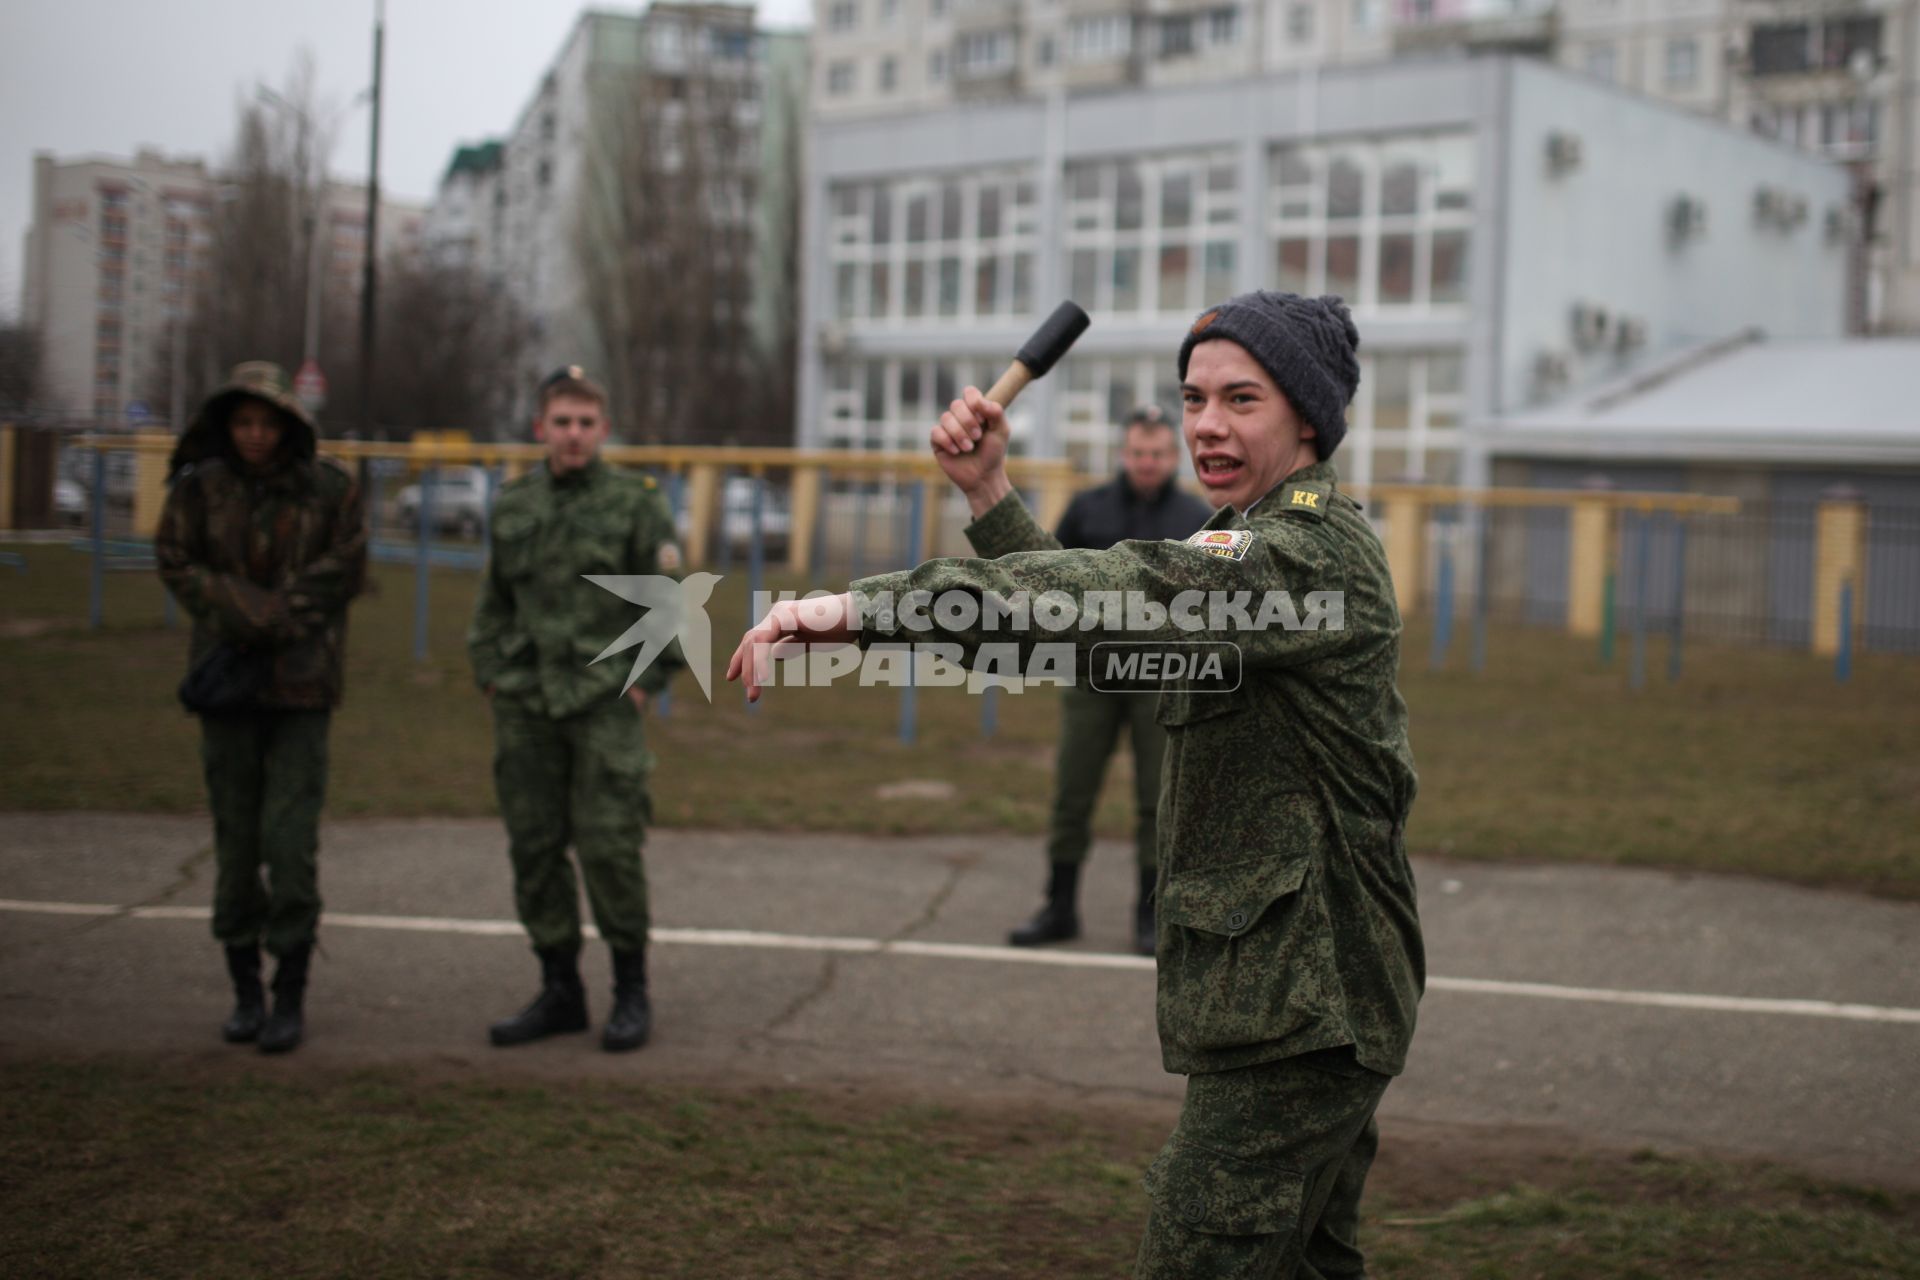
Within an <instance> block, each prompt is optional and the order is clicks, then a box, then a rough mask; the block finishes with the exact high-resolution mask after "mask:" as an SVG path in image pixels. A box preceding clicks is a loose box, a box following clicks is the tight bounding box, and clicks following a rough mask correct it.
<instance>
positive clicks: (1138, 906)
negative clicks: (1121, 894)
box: [1133, 867, 1159, 956]
mask: <svg viewBox="0 0 1920 1280" xmlns="http://www.w3.org/2000/svg"><path fill="white" fill-rule="evenodd" d="M1158 874H1159V873H1158V872H1156V871H1155V870H1154V869H1153V868H1152V867H1142V868H1140V896H1139V898H1138V899H1136V900H1135V901H1134V904H1133V949H1134V950H1135V951H1137V952H1139V953H1140V954H1141V955H1143V956H1150V955H1152V954H1153V952H1154V918H1153V885H1154V881H1155V880H1156V879H1157V878H1158Z"/></svg>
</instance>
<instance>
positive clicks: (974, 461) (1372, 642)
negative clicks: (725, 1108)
mask: <svg viewBox="0 0 1920 1280" xmlns="http://www.w3.org/2000/svg"><path fill="white" fill-rule="evenodd" d="M1358 345H1359V334H1358V333H1357V331H1356V330H1355V329H1354V326H1353V322H1352V319H1351V318H1350V317H1349V315H1348V313H1347V309H1346V307H1345V305H1344V304H1343V303H1341V301H1340V300H1339V299H1338V298H1302V297H1298V296H1296V295H1292V294H1277V293H1255V294H1246V295H1242V296H1240V297H1236V298H1232V299H1229V300H1227V301H1226V302H1223V303H1221V304H1220V305H1219V306H1216V307H1213V308H1210V309H1208V310H1207V311H1206V312H1205V313H1203V314H1202V315H1201V316H1200V317H1199V319H1198V320H1196V321H1195V322H1194V325H1193V327H1192V329H1191V331H1190V332H1189V333H1188V334H1187V337H1186V341H1185V343H1184V345H1183V346H1182V348H1181V351H1180V356H1179V369H1180V375H1181V380H1182V387H1181V393H1182V400H1183V403H1184V405H1185V417H1184V434H1185V437H1186V442H1187V447H1188V450H1189V452H1190V453H1191V455H1192V458H1193V462H1194V469H1195V472H1196V473H1197V475H1198V476H1199V479H1200V481H1201V484H1202V486H1203V487H1204V489H1205V491H1206V493H1207V495H1208V497H1209V498H1210V499H1211V500H1212V502H1213V503H1214V504H1215V505H1216V506H1217V508H1218V509H1217V510H1216V511H1215V512H1214V515H1213V517H1212V519H1210V520H1208V521H1207V523H1206V525H1205V526H1204V527H1203V528H1202V529H1201V530H1200V532H1198V533H1195V534H1194V535H1193V536H1191V537H1189V538H1187V539H1185V540H1184V541H1160V542H1154V541H1130V542H1121V543H1119V544H1118V545H1116V546H1114V547H1113V548H1111V549H1110V550H1104V551H1102V550H1059V549H1056V547H1057V544H1056V543H1055V542H1054V540H1053V539H1051V538H1050V537H1048V536H1047V534H1046V533H1045V532H1044V531H1042V530H1041V529H1040V527H1039V526H1038V525H1037V524H1035V523H1034V521H1033V518H1032V516H1031V515H1029V514H1028V512H1027V509H1026V508H1025V507H1024V506H1023V505H1022V504H1021V502H1020V499H1019V497H1018V495H1017V494H1015V493H1014V492H1013V489H1012V486H1011V484H1010V483H1009V481H1008V479H1007V474H1006V468H1005V457H1006V450H1007V438H1008V432H1007V423H1006V414H1005V412H1004V410H1002V409H1001V408H1000V407H999V406H997V405H995V404H993V403H992V402H990V401H988V400H986V398H985V397H983V396H982V395H981V394H980V393H979V391H978V390H977V389H975V388H972V387H969V388H968V389H967V391H966V394H965V397H964V398H963V399H961V400H956V401H954V402H953V405H952V407H951V408H950V409H949V410H948V411H947V412H946V413H945V414H944V415H942V417H941V419H940V422H939V424H938V425H937V426H936V427H934V429H933V432H932V444H933V447H934V451H935V454H936V456H937V458H938V459H939V461H940V464H941V467H942V468H943V470H945V472H946V473H947V475H948V476H949V477H950V478H951V479H952V480H953V481H954V483H955V484H956V485H957V486H958V487H959V488H960V489H961V491H962V492H963V493H964V494H965V495H966V498H967V501H968V505H969V507H970V509H971V510H972V513H973V515H974V523H973V524H972V525H971V526H970V527H969V529H968V531H967V532H968V536H969V538H970V539H971V540H972V542H973V545H974V547H975V549H976V550H977V551H978V553H979V555H980V556H981V557H982V558H981V559H974V560H933V561H929V562H928V563H926V564H923V565H921V566H920V567H919V568H917V569H913V570H910V571H907V572H903V573H895V574H887V575H883V576H881V577H878V578H869V579H865V580H863V581H861V582H857V583H855V584H854V591H855V592H856V593H858V594H857V595H855V594H849V595H843V596H839V597H829V598H823V599H817V600H813V601H794V602H788V603H785V604H779V605H775V606H774V607H773V609H772V610H771V611H770V612H769V614H768V616H767V617H766V619H764V620H763V621H761V622H760V623H759V624H757V625H756V626H755V627H754V628H753V629H752V630H750V631H749V632H748V633H747V635H746V637H745V638H744V639H743V640H742V642H741V645H740V648H739V650H738V651H736V653H735V654H734V657H733V660H732V663H731V664H730V665H729V668H728V676H729V678H730V679H734V678H742V677H744V678H745V679H746V680H747V682H748V695H749V696H750V697H752V696H755V695H756V694H757V693H758V686H759V684H760V683H761V681H762V679H763V673H764V671H765V664H766V663H767V662H768V661H770V660H771V657H772V656H773V655H771V654H770V653H769V650H768V646H770V645H774V644H777V643H779V642H781V641H783V640H784V641H792V640H799V641H806V642H813V643H822V642H825V643H833V642H843V641H854V642H857V643H859V644H861V645H872V644H878V643H887V642H897V641H901V640H924V641H938V642H946V643H948V644H955V645H958V646H960V648H961V649H962V651H963V652H966V653H969V654H973V653H976V652H978V651H979V649H980V648H981V646H983V645H986V644H988V643H995V642H1005V641H1009V640H1012V641H1018V642H1019V644H1020V645H1021V646H1022V647H1023V648H1028V647H1030V646H1032V645H1034V644H1037V643H1038V642H1040V641H1041V640H1043V639H1048V640H1053V641H1060V642H1068V643H1071V644H1072V645H1074V646H1075V648H1076V651H1077V654H1078V658H1079V662H1080V667H1081V670H1083V671H1085V670H1088V669H1090V668H1092V667H1093V665H1094V663H1095V661H1096V658H1097V655H1096V654H1095V652H1094V646H1096V645H1098V644H1101V643H1104V642H1106V641H1108V640H1111V639H1112V638H1113V636H1114V633H1113V632H1111V631H1103V630H1101V629H1100V628H1098V627H1094V628H1082V627H1078V626H1075V627H1070V628H1068V629H1066V630H1064V631H1054V632H1051V633H1047V634H1041V633H1040V632H1039V631H1038V630H1033V629H1029V630H1026V631H1023V632H1021V631H1016V632H1013V633H1009V631H1008V630H1007V628H1006V625H1005V624H1006V619H1007V617H1008V611H1007V608H1006V607H1005V606H1006V605H1008V604H1010V603H1011V602H1012V601H1013V600H1014V599H1015V598H1016V597H1017V596H1018V595H1019V594H1020V593H1022V592H1024V593H1026V594H1027V595H1028V596H1029V597H1038V596H1040V595H1041V594H1042V593H1045V592H1053V591H1058V592H1064V593H1066V594H1067V595H1068V596H1069V597H1070V598H1073V599H1076V600H1078V601H1082V602H1086V601H1089V600H1090V599H1092V598H1093V596H1094V594H1095V593H1122V594H1123V595H1125V594H1129V593H1130V594H1132V595H1133V596H1134V597H1136V598H1139V597H1144V600H1145V602H1146V603H1148V604H1152V605H1155V606H1157V607H1158V608H1159V609H1160V610H1161V613H1160V615H1159V620H1158V621H1155V620H1154V619H1153V618H1152V617H1151V616H1148V619H1147V622H1146V624H1145V627H1146V629H1144V630H1141V629H1135V630H1131V631H1128V632H1127V633H1125V634H1126V639H1128V640H1129V641H1134V642H1139V641H1146V642H1149V643H1153V642H1163V643H1167V644H1170V645H1171V644H1190V643H1192V642H1194V641H1212V642H1216V643H1219V644H1231V645H1234V646H1237V648H1238V649H1239V652H1240V660H1241V664H1242V679H1241V681H1240V683H1239V684H1238V685H1237V687H1234V688H1232V689H1231V690H1226V691H1223V690H1221V689H1220V688H1219V687H1218V686H1213V687H1209V686H1206V685H1204V684H1199V685H1196V684H1194V683H1191V682H1189V683H1182V684H1174V685H1169V686H1168V687H1166V688H1165V690H1164V692H1163V693H1162V696H1161V699H1160V705H1159V715H1158V718H1159V721H1160V723H1161V724H1163V725H1165V726H1166V727H1167V729H1168V737H1169V740H1168V746H1167V756H1166V763H1165V766H1164V770H1163V773H1162V778H1161V798H1160V850H1159V869H1158V881H1157V885H1156V891H1155V897H1156V899H1157V902H1158V904H1159V911H1158V917H1159V918H1158V921H1157V926H1158V938H1157V943H1158V946H1157V960H1158V965H1157V968H1158V971H1159V993H1158V1008H1157V1012H1158V1021H1159V1030H1160V1044H1161V1054H1162V1059H1163V1061H1164V1063H1165V1065H1166V1068H1167V1070H1169V1071H1172V1072H1175V1073H1179V1074H1184V1075H1186V1076H1187V1077H1188V1081H1187V1094H1186V1100H1185V1103H1184V1105H1183V1107H1182V1109H1181V1113H1180V1120H1179V1123H1178V1125H1177V1126H1176V1127H1175V1129H1174V1132H1173V1135H1172V1137H1171V1138H1170V1139H1169V1141H1168V1143H1167V1145H1166V1147H1165V1149H1164V1150H1162V1151H1161V1153H1160V1155H1159V1157H1158V1158H1157V1159H1156V1160H1155V1161H1154V1162H1153V1165H1152V1167H1151V1168H1150V1169H1149V1170H1148V1173H1147V1177H1146V1188H1147V1193H1148V1199H1149V1210H1148V1216H1147V1226H1146V1231H1145V1235H1144V1238H1143V1240H1142V1242H1141V1246H1140V1251H1139V1254H1138V1257H1137V1260H1136V1263H1135V1274H1136V1275H1138V1276H1141V1277H1152V1278H1155V1280H1157V1278H1160V1277H1167V1278H1171V1277H1176V1276H1177V1277H1224V1276H1232V1277H1242V1276H1245V1277H1256V1276H1257V1277H1293V1276H1304V1277H1313V1278H1315V1280H1332V1278H1333V1277H1354V1276H1361V1275H1364V1273H1365V1268H1364V1264H1363V1261H1362V1258H1361V1254H1360V1250H1359V1246H1358V1242H1357V1239H1356V1235H1355V1228H1356V1223H1357V1221H1358V1209H1359V1202H1360V1197H1361V1192H1362V1189H1363V1187H1364V1185H1365V1182H1366V1176H1367V1172H1368V1169H1369V1167H1370V1166H1371V1164H1372V1161H1373V1156H1374V1150H1375V1146H1376V1142H1377V1131H1376V1128H1375V1125H1374V1112H1375V1109H1376V1108H1377V1106H1378V1105H1379V1102H1380V1098H1381V1096H1382V1094H1383V1093H1384V1092H1385V1090H1386V1088H1387V1085H1388V1082H1389V1081H1390V1080H1391V1079H1392V1077H1393V1076H1395V1075H1397V1074H1398V1073H1399V1072H1400V1071H1401V1070H1402V1069H1403V1067H1404V1066H1405V1063H1406V1054H1407V1047H1408V1045H1409V1043H1410V1041H1411V1040H1412V1036H1413V1028H1414V1020H1415V1013H1416V1010H1417V1007H1418V1003H1419V998H1420V994H1421V992H1422V990H1423V988H1424V986H1425V958H1424V951H1423V946H1422V942H1421V934H1420V924H1419V918H1418V915H1417V912H1416V903H1415V893H1414V883H1413V873H1412V870H1411V868H1410V866H1409V864H1408V861H1407V856H1406V847H1405V839H1404V832H1405V827H1406V821H1407V815H1408V812H1409V810H1410V808H1411V806H1412V803H1413V798H1414V792H1415V788H1416V779H1415V774H1414V769H1413V756H1412V752H1411V749H1410V747H1409V745H1408V741H1407V715H1406V705H1405V703H1404V702H1403V701H1402V700H1401V697H1400V694H1399V690H1398V688H1397V687H1396V684H1395V679H1396V674H1397V669H1398V664H1399V652H1400V616H1399V612H1398V609H1397V607H1396V605H1395V599H1394V590H1393V582H1392V580H1391V578H1390V576H1389V574H1388V571H1387V563H1386V556H1385V554H1384V552H1383V549H1382V547H1381V545H1380V540H1379V538H1378V537H1377V536H1376V535H1375V534H1374V531H1373V529H1372V527H1371V526H1370V525H1369V524H1368V523H1367V521H1366V519H1365V518H1364V517H1363V516H1362V515H1361V513H1360V508H1359V505H1358V504H1357V503H1355V502H1354V501H1353V500H1352V499H1351V498H1349V497H1348V496H1347V495H1346V494H1344V493H1342V492H1341V490H1340V487H1339V480H1338V476H1337V475H1336V473H1335V471H1334V468H1333V466H1332V464H1331V463H1330V462H1328V461H1327V458H1328V456H1329V455H1330V454H1331V453H1332V452H1333V451H1334V449H1335V447H1336V446H1337V445H1338V444H1339V441H1340V438H1341V436H1342V435H1343V434H1344V432H1345V429H1346V424H1345V420H1344V412H1345V409H1346V407H1347V405H1348V403H1349V402H1350V401H1351V400H1352V398H1353V393H1354V389H1355V387H1356V385H1357V384H1358V381H1359V373H1360V370H1359V361H1358V358H1357V354H1356V352H1357V348H1358ZM909 591H924V592H929V593H931V595H932V599H933V600H934V601H936V602H939V601H941V600H942V596H943V594H944V593H948V592H956V593H961V594H963V595H966V596H971V597H973V598H974V608H973V609H972V610H971V611H969V610H968V609H964V608H960V609H953V608H949V607H947V605H946V604H945V603H941V604H939V605H937V606H936V607H934V608H932V609H917V610H915V609H897V610H892V611H890V610H886V609H880V610H874V609H870V608H867V607H866V606H865V603H864V602H863V601H862V600H861V599H860V597H866V598H867V599H869V600H871V599H873V598H887V597H891V598H892V599H894V600H896V601H899V600H901V599H903V598H904V597H905V595H906V593H907V592H909ZM1188 593H1193V594H1192V595H1189V594H1188ZM1279 593H1285V598H1286V599H1288V600H1290V601H1292V602H1296V603H1297V602H1302V601H1305V602H1307V603H1308V604H1309V606H1310V607H1309V616H1312V608H1311V606H1312V602H1313V600H1314V599H1316V595H1315V593H1327V594H1325V595H1321V596H1318V597H1317V598H1318V599H1319V600H1320V601H1321V604H1322V605H1323V606H1324V609H1325V611H1324V612H1323V613H1321V614H1320V615H1319V618H1318V622H1319V625H1296V626H1288V625H1277V626H1270V627H1265V628H1262V627H1259V626H1258V625H1255V626H1251V627H1249V626H1248V625H1246V624H1245V623H1244V622H1242V623H1239V624H1238V625H1235V623H1234V619H1233V615H1232V614H1231V613H1230V612H1228V611H1226V610H1222V611H1221V612H1220V613H1218V614H1216V613H1214V612H1213V606H1212V604H1211V603H1209V602H1213V601H1220V600H1222V599H1225V600H1229V601H1230V600H1233V599H1239V600H1242V601H1252V602H1254V604H1255V606H1257V607H1259V608H1261V609H1262V615H1261V616H1262V617H1264V616H1266V615H1265V612H1264V610H1265V602H1267V601H1270V600H1272V599H1274V597H1275V596H1276V595H1277V594H1279ZM986 597H994V598H995V599H996V600H997V601H999V602H1000V604H1001V607H1000V608H999V609H997V610H989V609H987V608H985V607H984V605H985V604H986V599H985V598H986ZM1183 600H1184V601H1186V603H1187V607H1188V609H1189V612H1187V613H1186V614H1185V617H1186V618H1187V619H1188V620H1190V621H1191V620H1193V619H1194V618H1195V615H1194V614H1193V613H1192V612H1191V607H1192V604H1193V602H1195V601H1199V602H1200V603H1201V605H1202V608H1201V611H1200V614H1199V615H1198V617H1199V625H1200V628H1201V629H1200V630H1198V631H1196V630H1194V629H1191V628H1182V627H1176V626H1174V625H1173V620H1174V619H1175V618H1177V617H1179V616H1181V608H1182V602H1183ZM1335 604H1337V605H1338V611H1337V612H1338V623H1337V625H1336V624H1335V623H1334V621H1333V616H1334V612H1335V610H1334V606H1335ZM1146 613H1147V611H1146V610H1143V614H1146ZM996 616H997V617H998V618H999V619H1000V621H1001V623H1002V626H1001V628H1000V629H998V630H994V629H991V628H989V627H988V626H986V625H985V621H986V619H987V618H989V617H996ZM1035 617H1036V618H1037V617H1038V611H1037V610H1036V611H1035ZM969 618H971V619H972V620H973V621H972V622H971V623H970V624H968V625H961V624H962V623H967V621H968V619H969ZM909 622H911V623H912V626H911V627H909V626H908V623H909Z"/></svg>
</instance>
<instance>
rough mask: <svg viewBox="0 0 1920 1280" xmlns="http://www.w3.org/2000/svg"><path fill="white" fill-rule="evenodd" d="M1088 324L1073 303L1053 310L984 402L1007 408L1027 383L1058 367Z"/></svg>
mask: <svg viewBox="0 0 1920 1280" xmlns="http://www.w3.org/2000/svg"><path fill="white" fill-rule="evenodd" d="M1091 323H1092V321H1090V320H1088V319H1087V313H1086V312H1084V311H1082V310H1081V309H1080V308H1079V307H1078V306H1076V305H1074V304H1073V303H1072V302H1063V303H1061V304H1060V305H1059V306H1057V307H1055V308H1054V309H1053V314H1052V315H1050V316H1048V317H1047V319H1046V323H1044V324H1042V325H1041V326H1040V327H1039V328H1038V329H1035V330H1034V331H1033V336H1032V337H1031V338H1028V339H1027V342H1026V345H1025V346H1023V347H1021V348H1020V351H1019V354H1018V355H1016V356H1014V358H1013V363H1012V364H1010V365H1008V366H1007V371H1006V372H1005V373H1003V374H1001V375H1000V380H999V381H998V382H996V383H994V384H993V386H992V388H991V389H990V390H988V392H987V399H989V400H991V401H993V402H994V403H995V404H997V405H999V406H1000V407H1001V408H1002V409H1005V408H1007V407H1008V406H1010V405H1011V404H1012V403H1013V398H1014V397H1015V396H1017V395H1019V394H1020V393H1021V392H1022V391H1024V390H1026V386H1027V384H1028V383H1029V382H1032V381H1033V380H1034V379H1035V378H1044V377H1046V376H1047V370H1049V369H1051V368H1053V366H1054V365H1056V364H1058V363H1059V361H1060V357H1061V356H1064V355H1065V354H1067V351H1068V349H1069V348H1070V347H1072V346H1073V344H1074V343H1075V342H1076V341H1077V340H1078V339H1079V337H1080V335H1081V334H1083V333H1085V332H1086V331H1087V326H1088V325H1089V324H1091Z"/></svg>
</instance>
